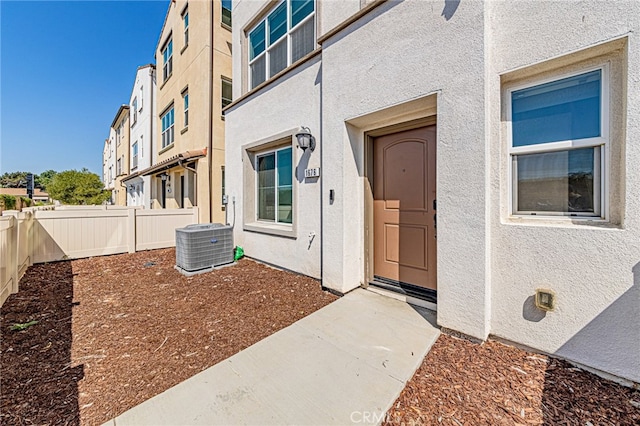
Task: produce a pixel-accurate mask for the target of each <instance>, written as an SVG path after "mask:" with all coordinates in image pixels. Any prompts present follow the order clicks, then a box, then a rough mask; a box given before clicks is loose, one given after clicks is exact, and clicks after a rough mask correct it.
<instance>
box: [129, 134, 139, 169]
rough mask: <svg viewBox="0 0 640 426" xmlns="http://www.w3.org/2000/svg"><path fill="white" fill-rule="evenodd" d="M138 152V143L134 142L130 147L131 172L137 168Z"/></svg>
mask: <svg viewBox="0 0 640 426" xmlns="http://www.w3.org/2000/svg"><path fill="white" fill-rule="evenodd" d="M138 152H139V149H138V141H135V142H134V143H133V145H131V170H135V169H137V168H138V158H139V157H138Z"/></svg>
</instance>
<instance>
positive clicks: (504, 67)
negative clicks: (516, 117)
mask: <svg viewBox="0 0 640 426" xmlns="http://www.w3.org/2000/svg"><path fill="white" fill-rule="evenodd" d="M334 3H335V2H323V3H322V5H321V7H320V8H319V11H320V12H319V14H320V16H321V17H322V19H326V22H323V23H322V24H321V26H320V28H322V32H323V33H324V32H326V31H328V30H329V29H330V28H329V27H331V26H332V25H336V24H337V23H339V22H342V21H344V19H346V18H347V17H348V15H349V14H350V13H355V12H354V11H353V10H352V9H355V2H347V3H344V4H340V5H336V4H334ZM265 4H266V3H265V2H248V1H246V0H241V1H239V2H234V49H235V51H236V52H238V51H241V48H240V42H241V34H240V33H241V29H242V22H247V21H248V20H249V19H251V18H252V17H253V16H255V15H256V14H257V13H258V12H259V10H260V8H261V7H263V6H264V5H265ZM343 14H344V16H343ZM329 23H331V24H329ZM408 29H410V31H409V30H408ZM639 31H640V3H638V2H635V1H628V2H627V1H616V2H600V1H596V0H593V1H585V2H565V1H558V2H524V1H523V2H512V1H492V2H479V1H472V2H465V1H462V2H460V3H456V2H441V1H411V0H408V1H404V2H387V3H384V4H383V5H381V6H379V7H378V8H376V9H375V10H373V11H371V12H370V13H369V14H367V15H365V16H364V17H363V18H361V19H360V20H358V21H357V22H355V23H353V24H352V25H350V26H349V27H348V28H346V29H344V30H343V31H341V32H339V33H338V34H336V35H334V36H332V37H331V38H329V39H328V40H326V41H325V42H324V44H323V46H322V53H321V56H317V57H315V58H314V60H313V61H312V62H311V63H308V64H305V65H304V66H303V67H301V68H300V69H296V70H293V71H291V72H290V73H288V74H286V75H285V76H283V77H281V78H280V79H279V80H278V81H275V82H273V83H271V84H270V85H268V86H267V87H266V88H264V89H262V90H261V91H260V92H258V93H255V94H253V95H251V96H250V97H249V98H248V99H245V100H244V101H241V102H240V103H239V104H238V105H236V106H235V107H233V108H232V109H231V110H230V111H228V112H227V123H226V125H227V127H226V131H227V154H226V161H227V163H226V164H227V193H229V194H230V195H231V196H235V197H236V211H237V217H238V218H239V220H238V221H236V233H235V236H236V243H237V244H239V245H242V246H243V247H245V250H246V251H247V253H248V254H249V255H250V256H254V257H257V258H261V259H263V260H266V261H268V262H271V263H274V264H277V265H280V266H283V267H285V268H289V269H293V270H296V271H299V272H302V273H306V274H308V275H312V276H319V274H320V273H321V274H322V282H323V285H324V286H326V287H329V288H332V289H335V290H337V291H340V292H346V291H349V290H351V289H353V288H355V287H357V286H359V285H362V284H365V281H366V261H367V259H366V257H365V256H366V252H365V246H366V240H367V238H368V237H367V235H365V219H366V218H365V213H366V212H365V205H366V202H365V171H364V165H365V162H364V157H365V152H364V140H365V139H364V135H365V132H367V131H368V130H372V129H376V128H381V127H383V126H386V125H390V124H397V123H401V122H403V120H404V121H408V120H411V119H415V118H420V117H424V116H427V115H429V114H436V115H437V194H438V195H437V199H438V203H437V205H438V241H437V245H438V252H437V255H438V323H439V324H440V325H441V326H443V327H447V328H451V329H454V330H457V331H460V332H463V333H465V334H468V335H471V336H474V337H478V338H483V339H484V338H486V337H487V336H488V335H489V334H493V335H495V336H497V337H500V338H503V339H506V340H510V341H513V342H517V343H519V344H522V345H526V346H528V347H531V348H534V349H536V350H539V351H542V352H547V353H551V354H556V355H559V356H562V357H565V358H568V359H570V360H572V361H574V362H578V363H581V364H584V365H587V366H589V367H591V368H594V369H597V370H601V371H605V372H608V373H611V374H614V375H616V376H619V377H623V378H626V379H629V380H634V381H636V382H640V198H638V197H637V195H636V194H639V193H640V173H638V171H637V167H635V164H637V163H638V161H639V160H640V146H638V144H637V143H634V141H637V140H640V52H639V51H638V49H637V45H638V41H639V39H638V36H637V35H636V34H638V32H639ZM621 37H622V39H624V41H622V42H620V41H613V40H619V39H621ZM625 37H626V38H625ZM594 45H595V46H596V47H593V46H594ZM621 45H622V46H626V47H625V48H623V49H622V50H620V46H621ZM597 46H604V47H597ZM612 46H613V47H612ZM600 55H605V56H600ZM594 56H598V58H595V59H594ZM594 61H595V62H597V61H600V62H601V61H608V62H609V63H610V69H611V76H612V79H613V80H612V84H611V89H612V90H611V93H612V105H611V111H612V116H613V117H614V119H612V121H611V125H612V129H611V139H610V148H611V152H612V153H613V156H612V159H611V163H610V165H609V170H610V171H611V174H610V176H608V180H609V183H610V196H609V200H610V203H609V204H610V209H611V218H612V220H611V221H609V222H607V223H605V224H594V223H585V222H584V221H579V220H574V221H571V220H568V221H567V220H537V221H535V220H532V219H514V218H512V217H510V216H509V203H510V198H509V180H510V175H509V173H510V172H509V156H508V152H507V146H508V145H507V144H508V134H507V133H506V129H507V126H506V118H505V117H506V116H505V114H504V108H505V96H504V93H505V87H508V85H510V84H514V83H515V82H518V81H529V80H530V79H535V77H536V75H539V73H543V74H542V75H546V76H553V75H554V73H556V72H557V73H562V72H563V71H571V70H573V71H575V70H576V69H579V68H580V67H581V66H584V65H585V64H592V63H594ZM241 67H242V63H241V61H240V55H236V56H234V81H240V80H241V78H242V69H241ZM241 95H242V89H241V85H240V84H234V98H238V97H240V96H241ZM423 100H424V102H423ZM419 105H423V106H424V105H426V106H425V107H424V108H423V109H420V108H422V107H419ZM429 105H434V106H435V107H434V109H433V110H430V109H429V108H428V107H427V106H429ZM409 107H410V108H414V107H415V108H416V109H415V110H414V111H413V112H412V111H411V110H409V109H407V108H409ZM300 125H305V126H309V127H311V129H312V133H314V134H316V135H319V137H318V143H319V148H318V149H316V151H315V152H314V153H313V154H312V156H311V163H310V165H309V166H308V167H315V166H316V164H317V165H320V164H321V166H322V176H321V178H320V182H321V184H322V187H320V182H319V183H318V184H313V185H307V184H299V188H300V191H299V192H298V197H297V199H296V202H297V204H296V206H297V207H298V208H299V212H298V217H301V219H300V221H299V226H300V227H299V230H298V236H297V239H287V238H283V237H275V236H272V235H266V234H260V233H255V232H246V231H243V230H242V229H241V225H240V223H241V220H242V217H243V214H242V210H241V209H242V192H243V189H242V185H243V182H242V181H241V179H240V178H241V177H242V173H241V172H240V170H241V169H242V164H241V158H242V155H241V149H240V147H242V146H243V145H246V144H250V143H253V142H255V141H258V140H263V139H265V138H268V137H270V136H272V135H276V134H278V133H280V132H283V131H286V130H288V129H290V128H293V127H296V126H300ZM320 161H321V163H319V162H320ZM316 162H317V163H316ZM332 189H333V190H334V191H335V201H334V202H333V203H330V202H329V191H330V190H332ZM320 191H321V192H320ZM320 208H321V210H322V214H321V215H320V214H319V211H318V209H320ZM230 218H231V216H230ZM320 227H322V229H323V235H322V236H321V237H322V239H321V242H322V255H320V252H319V247H318V245H315V244H312V245H311V251H309V250H307V249H306V246H307V244H308V239H307V238H306V236H307V235H308V233H309V232H311V231H315V232H316V233H318V230H319V229H320ZM318 237H320V235H319V233H318ZM314 243H315V242H314ZM305 250H306V251H305ZM254 253H259V255H255V254H254ZM320 262H322V266H320ZM538 287H545V288H550V289H552V290H554V291H555V292H556V294H557V297H558V305H557V309H556V310H555V311H554V312H550V313H547V314H546V315H544V314H543V313H542V311H540V310H538V309H537V308H535V307H533V302H532V296H533V294H534V291H535V289H536V288H538Z"/></svg>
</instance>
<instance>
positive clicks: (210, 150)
mask: <svg viewBox="0 0 640 426" xmlns="http://www.w3.org/2000/svg"><path fill="white" fill-rule="evenodd" d="M215 4H216V3H214V2H210V3H209V5H210V7H211V20H210V24H211V27H210V28H209V55H210V60H209V141H208V142H209V144H208V149H207V166H208V168H209V183H208V185H207V186H208V187H209V194H208V195H209V223H212V222H213V194H212V190H213V188H212V184H211V182H212V181H213V27H214V23H213V22H214V21H213V17H214V13H213V8H214V6H215Z"/></svg>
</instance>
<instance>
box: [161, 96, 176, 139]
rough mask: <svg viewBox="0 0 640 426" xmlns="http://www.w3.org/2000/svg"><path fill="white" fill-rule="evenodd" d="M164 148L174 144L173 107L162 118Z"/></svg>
mask: <svg viewBox="0 0 640 426" xmlns="http://www.w3.org/2000/svg"><path fill="white" fill-rule="evenodd" d="M160 120H161V121H162V148H165V147H167V146H169V145H171V144H172V143H173V123H174V116H173V105H171V108H169V109H168V110H167V112H165V113H164V114H163V115H162V117H160Z"/></svg>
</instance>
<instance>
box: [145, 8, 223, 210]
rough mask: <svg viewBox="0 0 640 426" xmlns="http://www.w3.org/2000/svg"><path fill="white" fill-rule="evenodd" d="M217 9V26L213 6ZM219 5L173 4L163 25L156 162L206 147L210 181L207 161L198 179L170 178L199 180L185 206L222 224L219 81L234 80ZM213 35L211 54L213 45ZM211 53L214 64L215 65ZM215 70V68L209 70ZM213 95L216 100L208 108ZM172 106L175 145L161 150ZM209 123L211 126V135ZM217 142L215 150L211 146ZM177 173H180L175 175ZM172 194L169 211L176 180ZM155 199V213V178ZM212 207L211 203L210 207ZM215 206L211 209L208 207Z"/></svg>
mask: <svg viewBox="0 0 640 426" xmlns="http://www.w3.org/2000/svg"><path fill="white" fill-rule="evenodd" d="M187 4H188V10H189V43H188V45H186V46H185V43H184V31H183V29H184V27H183V21H182V13H183V11H184V8H185V6H187ZM212 5H213V7H214V11H213V12H214V15H213V22H212V18H211V7H212ZM221 13H222V12H221V3H220V2H219V1H215V2H202V1H197V2H186V1H176V2H172V3H170V4H169V10H168V12H167V16H166V21H165V25H164V28H163V31H162V34H161V35H160V38H159V42H158V46H157V50H156V64H157V73H158V79H157V83H158V90H157V111H158V118H157V122H156V131H157V137H156V138H155V147H154V149H155V150H156V152H158V155H157V158H156V161H157V162H161V161H163V160H166V159H168V158H170V157H173V156H175V155H178V154H180V153H183V152H185V151H189V150H202V149H205V148H207V155H208V156H211V163H212V170H211V180H209V161H208V159H207V158H205V159H200V160H198V161H197V163H196V167H195V168H196V170H197V176H196V177H195V178H193V177H192V176H190V173H191V172H189V171H187V170H184V169H182V168H180V167H176V168H174V169H172V170H169V171H168V173H171V174H172V176H176V177H177V176H179V174H183V175H184V176H185V179H195V181H197V183H196V185H194V186H195V188H196V189H195V190H196V192H197V194H196V196H195V197H192V198H191V197H190V198H189V199H188V200H185V206H186V205H188V204H190V203H191V202H193V201H195V202H196V204H197V205H198V207H199V211H200V221H201V222H209V221H213V222H224V220H225V212H224V209H223V207H222V204H221V201H220V200H221V198H222V181H221V176H222V173H221V169H222V166H223V165H224V121H223V120H222V114H221V105H220V103H221V98H220V76H221V75H225V76H228V77H231V72H230V67H231V56H230V55H231V50H230V44H229V43H228V42H229V41H230V39H231V33H230V31H229V30H228V29H226V28H224V27H223V26H222V25H221ZM211 31H213V49H212V44H211V37H210V34H211ZM170 35H171V36H172V38H173V72H172V74H171V76H170V77H169V78H168V79H167V80H166V81H165V80H163V58H162V48H163V47H164V46H165V43H166V42H167V40H168V39H169V36H170ZM212 52H213V64H212V56H211V55H212ZM212 66H213V69H211V67H212ZM185 90H188V93H189V124H188V126H185V124H184V103H183V98H182V94H183V93H184V91H185ZM210 94H211V96H213V98H212V104H211V105H210ZM172 103H173V105H174V114H175V119H174V126H175V127H174V143H173V144H172V145H169V146H168V147H165V148H162V121H161V117H162V115H163V114H164V113H165V112H166V111H167V109H168V108H169V106H170V105H171V104H172ZM210 122H212V123H213V129H212V136H210V135H211V133H210V128H209V126H210ZM211 137H213V141H212V144H211V145H212V146H211V148H212V149H208V148H209V141H210V139H211ZM176 173H178V174H176ZM172 181H174V182H175V184H174V187H173V188H174V189H173V190H172V191H171V193H167V194H166V195H167V205H166V207H167V208H177V207H178V201H177V200H175V196H176V194H178V192H177V191H176V190H175V188H176V184H177V182H178V179H175V178H173V179H172ZM151 186H152V188H153V191H152V194H153V197H154V200H153V202H152V205H153V208H159V207H160V203H159V197H160V194H159V179H158V178H155V177H154V178H153V179H152V184H151ZM210 203H211V204H210ZM210 206H212V207H213V209H211V208H210Z"/></svg>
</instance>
